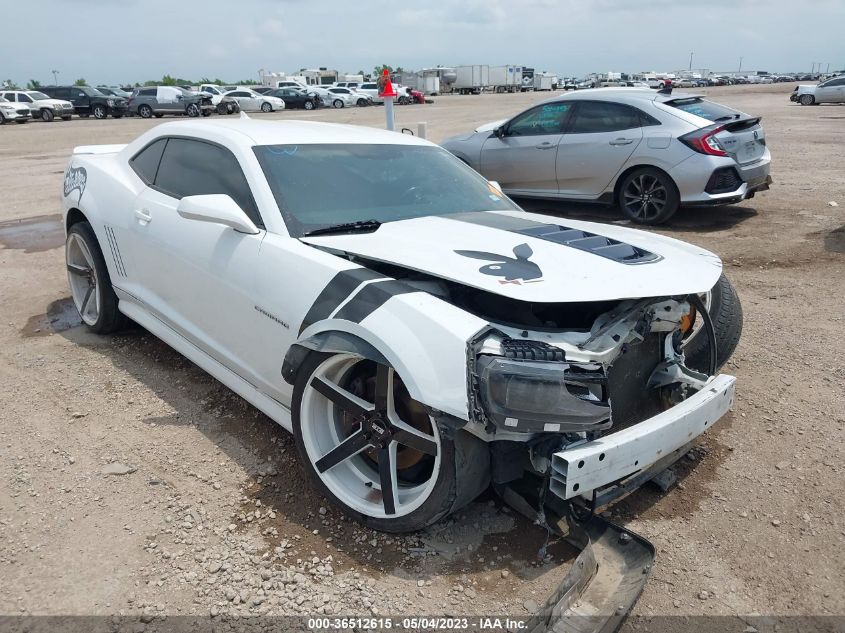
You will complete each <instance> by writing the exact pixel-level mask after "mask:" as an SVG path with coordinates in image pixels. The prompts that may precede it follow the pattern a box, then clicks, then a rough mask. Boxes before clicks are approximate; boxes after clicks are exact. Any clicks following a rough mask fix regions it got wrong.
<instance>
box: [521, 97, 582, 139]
mask: <svg viewBox="0 0 845 633" xmlns="http://www.w3.org/2000/svg"><path fill="white" fill-rule="evenodd" d="M571 108H572V106H571V104H569V103H546V104H544V105H540V106H537V107H536V108H532V109H531V110H529V111H528V112H524V113H522V114H520V115H519V116H517V117H516V118H514V119H513V120H512V121H511V122H510V123H509V124H508V136H540V135H543V134H561V133H562V132H563V124H564V123H565V122H566V117H567V115H568V114H569V110H570V109H571Z"/></svg>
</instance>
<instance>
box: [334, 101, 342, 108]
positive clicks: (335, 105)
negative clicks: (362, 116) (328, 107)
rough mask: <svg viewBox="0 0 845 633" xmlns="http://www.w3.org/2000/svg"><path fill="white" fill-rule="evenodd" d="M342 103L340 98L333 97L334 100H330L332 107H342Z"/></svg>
mask: <svg viewBox="0 0 845 633" xmlns="http://www.w3.org/2000/svg"><path fill="white" fill-rule="evenodd" d="M343 105H344V104H343V101H342V100H341V99H335V100H334V101H332V107H333V108H342V107H343Z"/></svg>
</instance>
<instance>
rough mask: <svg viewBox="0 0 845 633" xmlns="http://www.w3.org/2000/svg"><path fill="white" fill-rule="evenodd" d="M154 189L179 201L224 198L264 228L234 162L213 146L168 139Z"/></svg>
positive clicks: (241, 174) (237, 166)
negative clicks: (210, 196)
mask: <svg viewBox="0 0 845 633" xmlns="http://www.w3.org/2000/svg"><path fill="white" fill-rule="evenodd" d="M155 186H156V189H160V190H161V191H162V192H163V193H166V194H168V195H170V196H173V197H174V198H180V199H181V198H183V197H185V196H199V195H206V194H214V193H225V194H228V195H229V196H231V197H232V199H233V200H234V201H235V202H237V203H238V206H240V207H241V209H243V210H244V212H245V213H246V214H247V215H248V216H249V218H250V219H251V220H252V221H253V222H255V224H256V225H257V226H262V227H263V226H264V224H263V223H262V222H261V216H259V214H258V209H257V207H256V206H255V201H254V200H253V198H252V192H251V191H250V189H249V184H248V183H247V181H246V178H245V177H244V174H243V171H241V166H240V165H239V164H238V161H237V159H236V158H235V157H234V156H233V155H232V153H231V152H229V151H228V150H226V149H224V148H222V147H219V146H217V145H212V144H211V143H205V142H203V141H194V140H189V139H181V138H171V139H169V140H168V142H167V147H166V148H165V150H164V155H163V156H162V158H161V164H160V165H159V168H158V174H157V175H156V178H155Z"/></svg>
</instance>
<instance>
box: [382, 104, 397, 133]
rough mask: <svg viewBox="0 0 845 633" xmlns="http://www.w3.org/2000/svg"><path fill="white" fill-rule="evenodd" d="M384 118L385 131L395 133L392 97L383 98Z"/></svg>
mask: <svg viewBox="0 0 845 633" xmlns="http://www.w3.org/2000/svg"><path fill="white" fill-rule="evenodd" d="M384 118H385V121H386V123H387V129H388V130H390V131H391V132H395V131H396V121H395V120H394V118H393V97H385V98H384Z"/></svg>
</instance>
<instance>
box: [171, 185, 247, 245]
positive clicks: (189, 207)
mask: <svg viewBox="0 0 845 633" xmlns="http://www.w3.org/2000/svg"><path fill="white" fill-rule="evenodd" d="M176 212H177V213H178V214H179V215H181V216H182V217H183V218H185V219H186V220H198V221H199V222H212V223H214V224H222V225H224V226H228V227H231V228H233V229H235V230H236V231H238V232H239V233H248V234H250V235H255V234H256V233H258V232H259V230H258V227H257V226H255V224H253V222H252V220H250V219H249V218H248V217H247V215H246V213H244V212H243V209H241V208H240V207H239V206H238V203H237V202H235V201H234V200H232V198H231V197H230V196H227V195H226V194H210V195H204V196H185V197H184V198H182V199H181V200H180V201H179V206H178V207H176Z"/></svg>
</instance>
